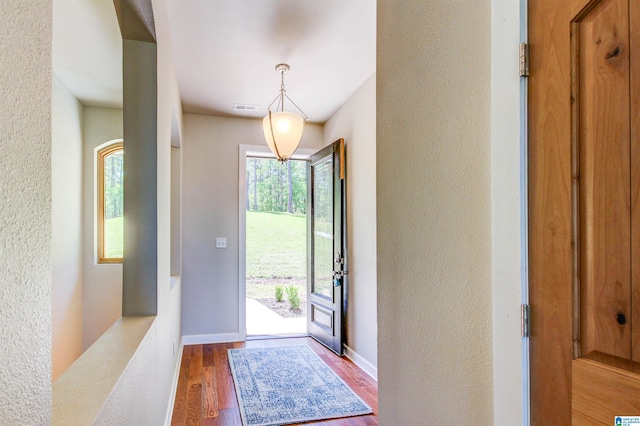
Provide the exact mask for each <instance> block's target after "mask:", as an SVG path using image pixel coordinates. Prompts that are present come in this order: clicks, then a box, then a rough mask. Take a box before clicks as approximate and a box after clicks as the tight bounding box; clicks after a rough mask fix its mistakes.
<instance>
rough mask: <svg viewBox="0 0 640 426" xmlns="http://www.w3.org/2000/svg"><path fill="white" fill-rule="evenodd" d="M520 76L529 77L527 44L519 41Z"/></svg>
mask: <svg viewBox="0 0 640 426" xmlns="http://www.w3.org/2000/svg"><path fill="white" fill-rule="evenodd" d="M520 77H529V45H528V44H527V43H520Z"/></svg>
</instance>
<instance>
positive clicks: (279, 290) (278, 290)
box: [276, 285, 284, 302]
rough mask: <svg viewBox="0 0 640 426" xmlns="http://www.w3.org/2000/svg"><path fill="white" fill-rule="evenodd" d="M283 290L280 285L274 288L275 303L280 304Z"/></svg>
mask: <svg viewBox="0 0 640 426" xmlns="http://www.w3.org/2000/svg"><path fill="white" fill-rule="evenodd" d="M283 292H284V289H283V288H282V286H281V285H277V286H276V302H282V299H283V297H282V296H283Z"/></svg>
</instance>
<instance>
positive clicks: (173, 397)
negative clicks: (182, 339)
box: [164, 343, 184, 426]
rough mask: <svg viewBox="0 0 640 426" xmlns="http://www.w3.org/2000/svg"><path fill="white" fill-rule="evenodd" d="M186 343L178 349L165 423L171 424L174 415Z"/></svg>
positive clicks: (169, 425) (166, 425) (166, 424)
mask: <svg viewBox="0 0 640 426" xmlns="http://www.w3.org/2000/svg"><path fill="white" fill-rule="evenodd" d="M183 349H184V344H182V343H180V348H179V349H178V357H177V358H176V367H175V369H174V370H175V371H174V372H173V382H172V383H171V394H170V395H169V405H168V407H167V414H166V415H165V417H164V425H165V426H171V417H172V416H173V406H174V405H175V403H176V392H177V391H178V378H179V377H180V365H181V364H182V352H183Z"/></svg>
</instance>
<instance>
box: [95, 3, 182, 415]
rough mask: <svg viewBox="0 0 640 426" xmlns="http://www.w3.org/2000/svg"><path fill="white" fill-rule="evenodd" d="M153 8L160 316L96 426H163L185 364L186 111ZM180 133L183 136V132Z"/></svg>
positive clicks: (164, 25) (163, 17)
mask: <svg viewBox="0 0 640 426" xmlns="http://www.w3.org/2000/svg"><path fill="white" fill-rule="evenodd" d="M152 5H153V15H154V19H155V26H156V35H157V41H158V104H157V109H158V117H157V120H158V122H157V125H158V129H157V132H158V133H157V134H158V158H157V161H158V175H157V176H158V193H157V197H158V198H157V202H158V240H157V241H158V283H157V284H158V293H157V294H158V313H157V316H156V319H155V321H154V323H153V325H152V326H151V328H150V329H149V332H148V333H147V335H146V336H145V338H144V340H143V341H142V342H141V343H140V346H139V348H138V350H137V351H136V354H135V355H134V356H133V357H132V359H131V361H130V363H129V365H128V366H127V369H126V370H125V372H124V373H123V374H122V376H121V377H120V380H119V381H118V383H117V385H116V387H115V388H114V389H113V392H112V394H111V396H110V397H109V400H108V401H107V402H106V403H105V405H104V407H103V408H102V411H101V412H100V415H99V417H98V419H96V422H95V424H100V425H102V424H103V425H124V424H136V425H138V424H139V425H159V424H163V423H164V422H165V418H166V417H165V416H166V415H167V412H168V411H169V412H170V409H171V407H169V403H170V395H171V392H172V387H174V386H175V383H174V382H173V380H174V373H175V371H176V368H177V366H178V365H179V362H180V360H179V358H178V357H179V355H180V350H179V349H180V335H181V334H180V332H181V322H180V316H181V291H182V285H181V283H180V281H178V282H177V283H175V285H174V286H173V287H171V284H170V255H171V247H170V234H171V217H170V216H171V213H170V212H171V114H172V110H174V111H176V116H177V117H178V126H179V127H181V126H182V123H181V117H182V107H181V104H180V97H179V93H178V87H177V81H176V77H175V65H174V62H173V53H172V46H171V39H170V33H169V27H168V18H167V11H166V1H165V0H152ZM177 131H178V133H179V134H181V129H180V128H178V129H177ZM125 143H126V142H125ZM125 155H126V153H125ZM125 161H126V159H125ZM125 220H126V217H125ZM125 255H126V254H125Z"/></svg>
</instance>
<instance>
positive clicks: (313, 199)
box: [307, 139, 347, 355]
mask: <svg viewBox="0 0 640 426" xmlns="http://www.w3.org/2000/svg"><path fill="white" fill-rule="evenodd" d="M307 167H308V176H309V178H308V190H307V206H308V208H307V212H308V214H307V227H308V229H307V265H308V266H307V267H308V268H309V271H308V274H307V292H308V296H307V327H308V330H309V334H310V335H311V337H313V338H314V339H316V340H318V341H319V342H320V343H322V344H323V345H325V346H327V347H328V348H329V349H331V350H332V351H334V352H335V353H337V354H338V355H342V346H343V338H344V311H345V305H346V284H347V247H346V229H345V225H346V219H345V218H346V215H345V187H346V186H345V157H344V139H340V140H338V141H336V142H334V143H333V144H331V145H330V146H328V147H326V148H324V149H322V150H321V151H319V152H317V153H316V154H314V155H312V156H311V158H310V161H309V163H308V166H307Z"/></svg>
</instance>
